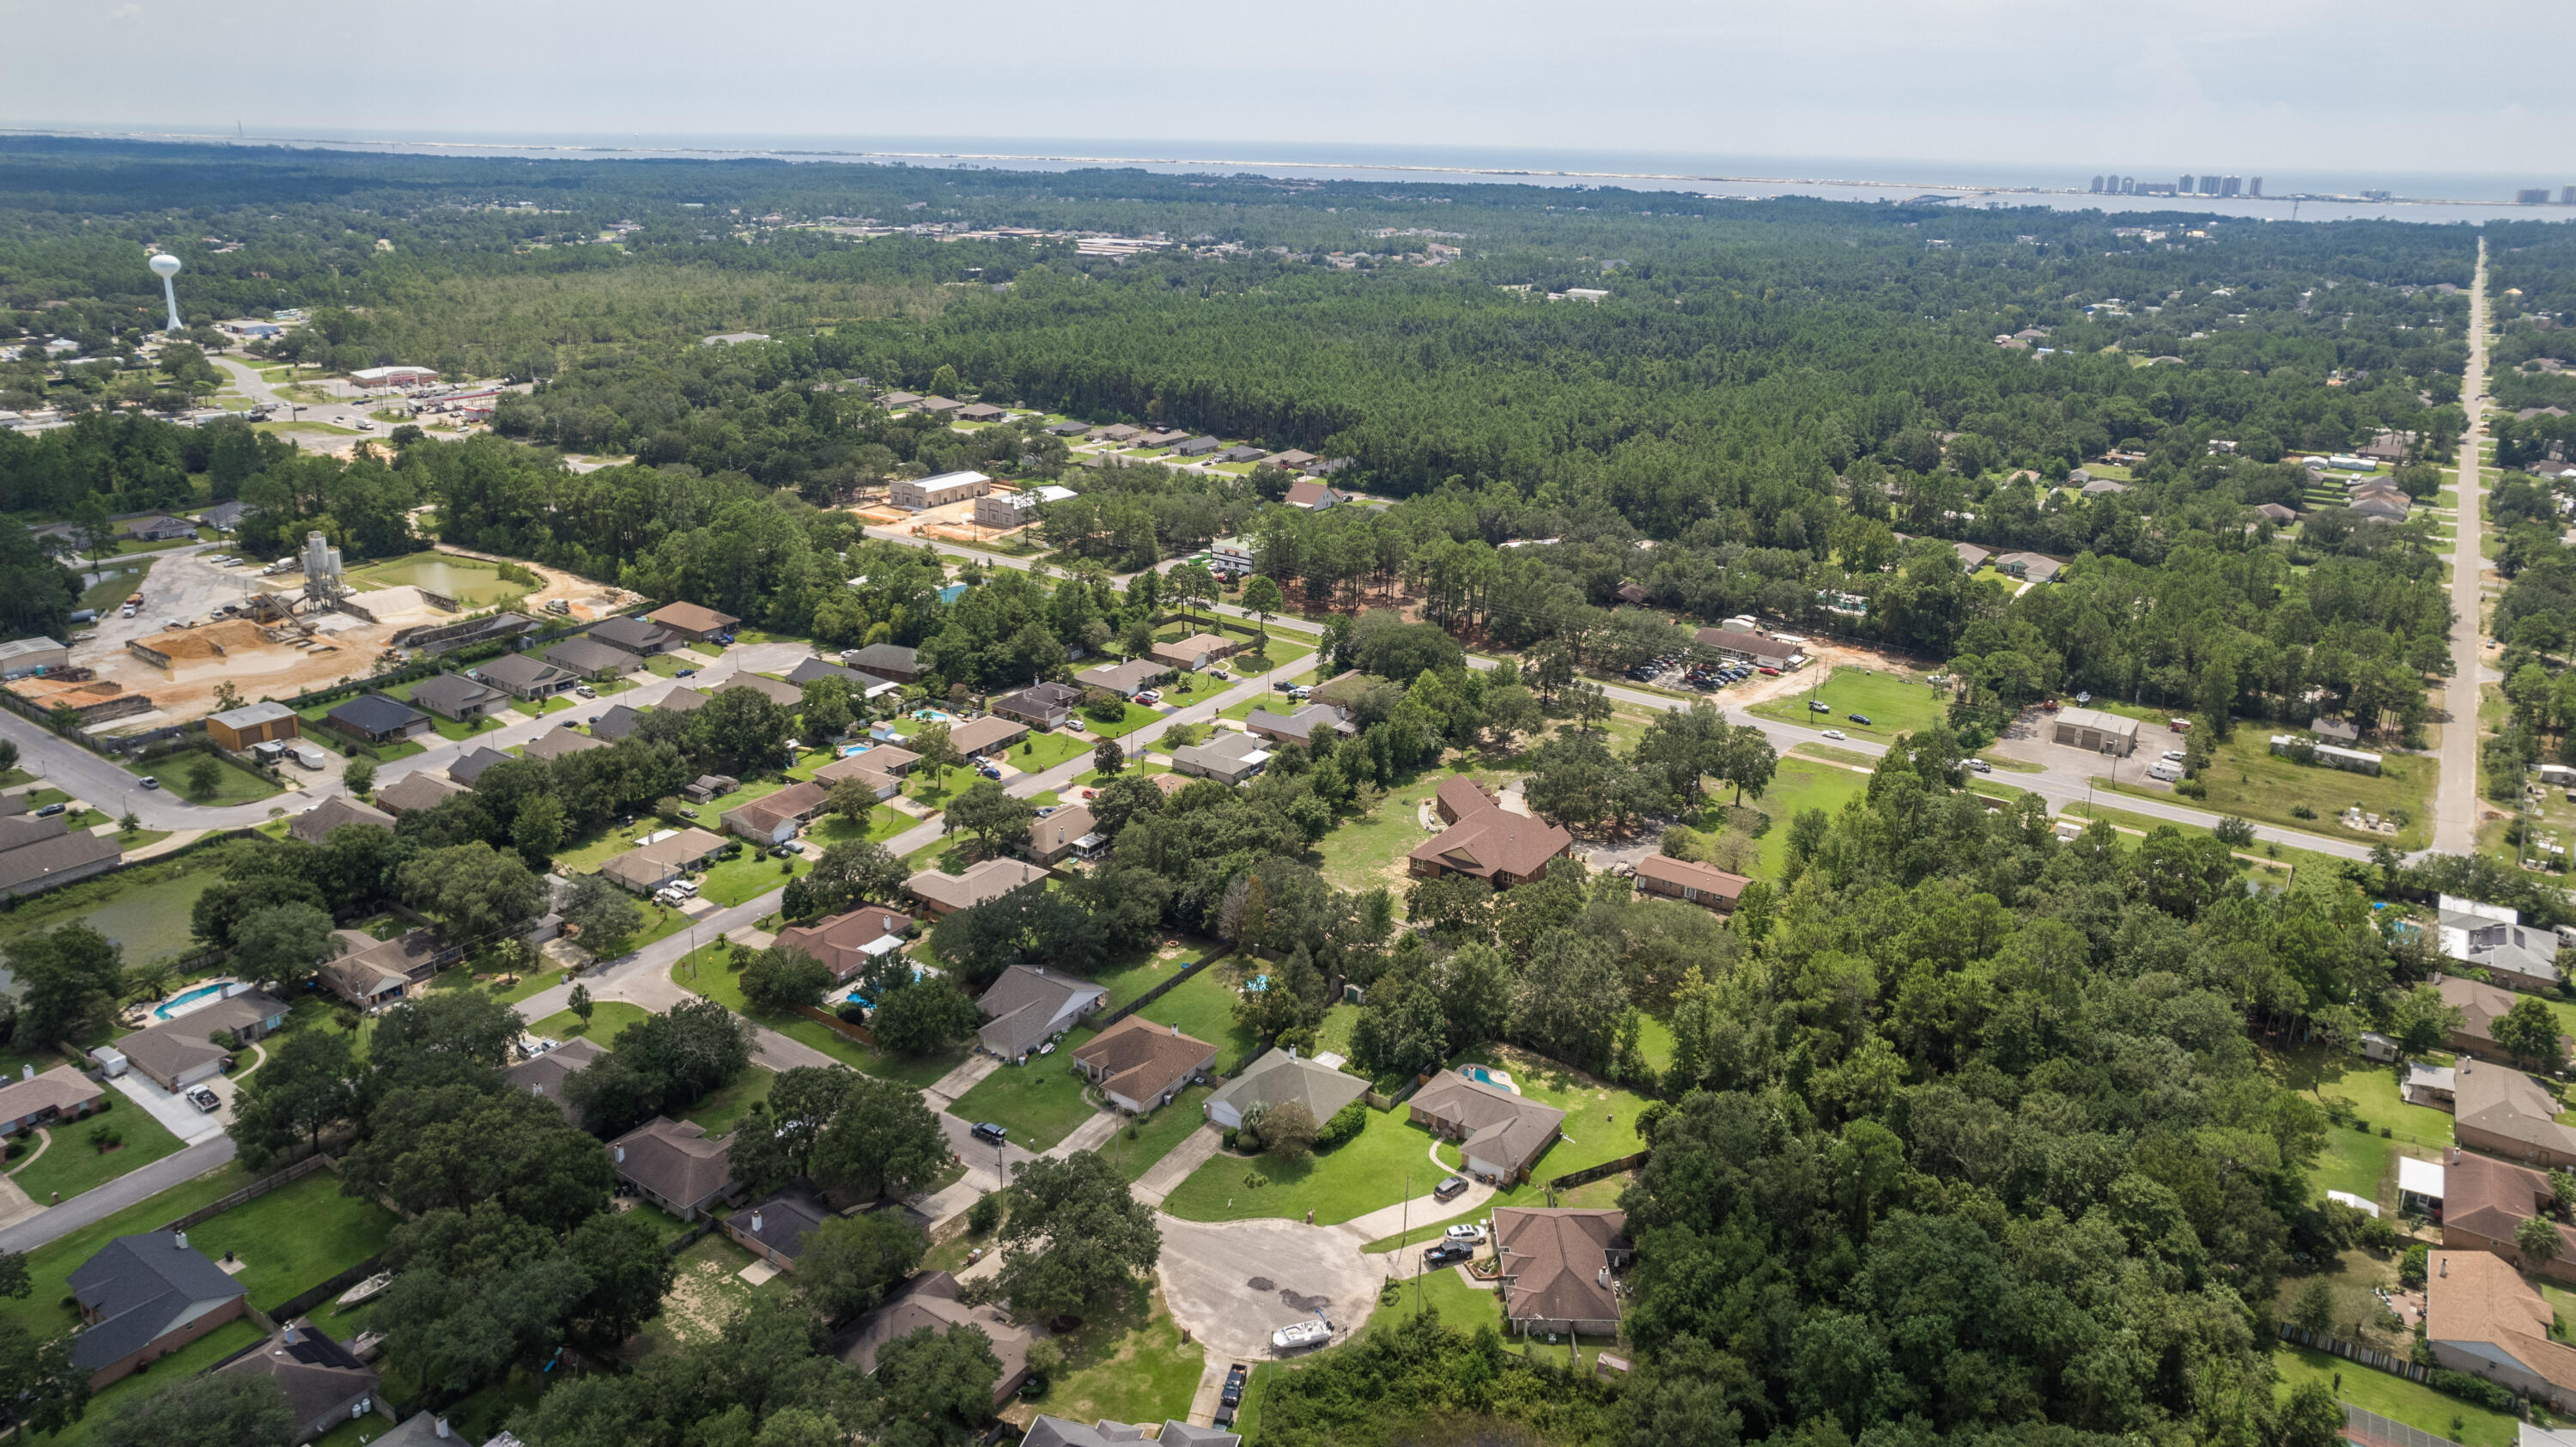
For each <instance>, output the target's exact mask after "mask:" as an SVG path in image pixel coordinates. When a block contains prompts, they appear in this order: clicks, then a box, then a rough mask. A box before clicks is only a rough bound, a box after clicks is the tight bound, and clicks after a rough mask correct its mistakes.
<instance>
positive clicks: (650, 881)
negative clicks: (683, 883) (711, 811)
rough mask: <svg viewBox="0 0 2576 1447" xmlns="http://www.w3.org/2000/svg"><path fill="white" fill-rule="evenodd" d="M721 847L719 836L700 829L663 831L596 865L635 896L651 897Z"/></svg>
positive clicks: (718, 850)
mask: <svg viewBox="0 0 2576 1447" xmlns="http://www.w3.org/2000/svg"><path fill="white" fill-rule="evenodd" d="M724 848H725V841H724V839H723V838H722V837H721V836H719V835H715V834H710V833H708V832H707V831H706V830H704V829H680V830H665V831H662V832H660V833H657V834H654V835H652V836H651V837H649V838H647V839H646V840H645V842H644V843H643V844H641V845H639V846H637V847H636V848H633V849H630V850H628V851H627V852H625V853H624V854H620V855H618V856H617V857H616V858H614V859H611V860H609V861H608V862H607V863H606V864H603V865H601V866H599V872H600V873H601V874H604V875H606V876H608V878H609V879H611V880H613V881H615V882H616V883H618V884H621V885H624V886H625V887H626V888H628V889H631V890H633V891H635V892H636V893H637V894H651V893H652V892H653V891H655V890H657V889H660V888H661V887H662V886H663V885H666V884H669V883H670V882H671V881H673V880H675V879H678V878H679V877H680V876H681V875H683V874H686V873H687V872H688V871H690V870H692V869H695V868H697V867H698V866H700V865H702V864H705V863H706V862H707V861H708V860H710V859H713V858H715V857H716V855H717V854H719V853H721V852H723V850H724Z"/></svg>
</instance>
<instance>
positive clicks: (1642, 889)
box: [1637, 854, 1753, 914]
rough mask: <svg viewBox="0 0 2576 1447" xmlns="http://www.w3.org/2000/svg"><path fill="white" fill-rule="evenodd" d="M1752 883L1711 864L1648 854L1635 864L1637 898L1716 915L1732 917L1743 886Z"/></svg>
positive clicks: (1739, 875)
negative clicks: (1650, 897)
mask: <svg viewBox="0 0 2576 1447" xmlns="http://www.w3.org/2000/svg"><path fill="white" fill-rule="evenodd" d="M1752 882H1753V881H1752V880H1751V879H1748V878H1746V877H1745V876H1743V875H1741V874H1729V873H1727V872H1726V871H1725V870H1723V869H1720V868H1718V867H1717V866H1716V865H1714V864H1701V863H1699V862H1697V861H1695V860H1689V859H1673V858H1669V857H1667V856H1665V855H1661V854H1649V855H1647V856H1646V857H1645V858H1643V859H1640V860H1638V861H1637V892H1638V893H1639V894H1659V895H1662V896H1664V897H1665V898H1667V899H1678V900H1684V901H1687V902H1688V903H1691V904H1696V905H1700V906H1703V907H1705V908H1708V909H1713V910H1715V911H1717V912H1718V913H1719V914H1733V913H1735V902H1736V900H1737V899H1739V898H1741V897H1742V896H1743V894H1744V886H1746V885H1748V884H1751V883H1752Z"/></svg>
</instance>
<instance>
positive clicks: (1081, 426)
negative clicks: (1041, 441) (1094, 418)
mask: <svg viewBox="0 0 2576 1447" xmlns="http://www.w3.org/2000/svg"><path fill="white" fill-rule="evenodd" d="M1090 430H1091V424H1090V423H1088V422H1057V423H1053V424H1051V425H1050V426H1048V428H1047V430H1046V434H1047V436H1049V437H1080V436H1082V435H1083V434H1084V433H1086V432H1089V431H1090Z"/></svg>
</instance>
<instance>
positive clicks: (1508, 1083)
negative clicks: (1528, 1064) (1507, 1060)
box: [1458, 1065, 1521, 1095]
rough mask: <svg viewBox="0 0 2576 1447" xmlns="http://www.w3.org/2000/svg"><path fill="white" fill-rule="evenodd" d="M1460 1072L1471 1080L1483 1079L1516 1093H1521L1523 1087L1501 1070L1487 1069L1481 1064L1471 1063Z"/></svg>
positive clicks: (1492, 1084) (1487, 1082)
mask: <svg viewBox="0 0 2576 1447" xmlns="http://www.w3.org/2000/svg"><path fill="white" fill-rule="evenodd" d="M1458 1073H1459V1074H1461V1075H1464V1076H1466V1077H1467V1078H1468V1079H1469V1080H1478V1081H1482V1082H1484V1083H1485V1084H1487V1085H1490V1086H1492V1087H1493V1088H1494V1089H1496V1090H1508V1091H1510V1092H1511V1093H1512V1094H1514V1095H1518V1094H1520V1093H1521V1088H1520V1087H1519V1086H1517V1085H1514V1084H1512V1078H1511V1077H1510V1076H1508V1075H1505V1074H1504V1073H1503V1072H1501V1071H1499V1070H1487V1069H1486V1068H1485V1067H1483V1066H1481V1065H1470V1066H1467V1067H1466V1068H1464V1069H1463V1070H1461V1071H1459V1072H1458Z"/></svg>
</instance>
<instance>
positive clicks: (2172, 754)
mask: <svg viewBox="0 0 2576 1447" xmlns="http://www.w3.org/2000/svg"><path fill="white" fill-rule="evenodd" d="M2182 759H2183V753H2182V750H2180V749H2167V750H2165V762H2166V763H2168V764H2179V763H2181V762H2182Z"/></svg>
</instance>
